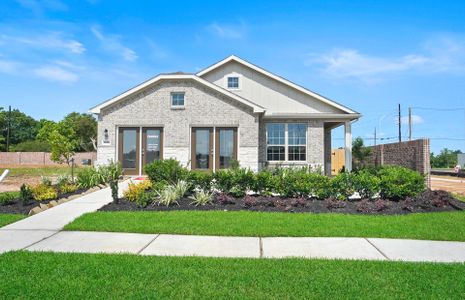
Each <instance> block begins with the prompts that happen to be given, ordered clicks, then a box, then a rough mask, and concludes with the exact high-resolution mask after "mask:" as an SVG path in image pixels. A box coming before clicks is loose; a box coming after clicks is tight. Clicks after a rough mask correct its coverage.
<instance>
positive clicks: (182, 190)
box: [174, 180, 190, 198]
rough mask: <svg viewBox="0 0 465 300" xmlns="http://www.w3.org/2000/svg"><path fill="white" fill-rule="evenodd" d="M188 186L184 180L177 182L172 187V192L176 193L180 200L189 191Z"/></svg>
mask: <svg viewBox="0 0 465 300" xmlns="http://www.w3.org/2000/svg"><path fill="white" fill-rule="evenodd" d="M189 187H190V184H189V183H188V182H187V181H185V180H179V181H178V182H177V183H176V184H175V185H174V190H175V191H176V194H177V195H178V198H182V197H184V196H185V195H186V193H187V192H188V191H189Z"/></svg>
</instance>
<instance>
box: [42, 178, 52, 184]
mask: <svg viewBox="0 0 465 300" xmlns="http://www.w3.org/2000/svg"><path fill="white" fill-rule="evenodd" d="M40 183H42V184H43V185H46V186H51V185H52V180H51V179H50V178H49V177H47V176H40Z"/></svg>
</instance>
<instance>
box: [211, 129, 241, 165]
mask: <svg viewBox="0 0 465 300" xmlns="http://www.w3.org/2000/svg"><path fill="white" fill-rule="evenodd" d="M215 132H216V136H215V144H216V145H215V156H216V157H215V169H228V168H230V167H231V162H232V161H233V160H237V128H229V127H227V128H224V127H221V128H220V127H217V128H215Z"/></svg>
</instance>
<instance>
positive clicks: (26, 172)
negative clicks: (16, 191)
mask: <svg viewBox="0 0 465 300" xmlns="http://www.w3.org/2000/svg"><path fill="white" fill-rule="evenodd" d="M83 168H85V167H75V168H74V171H75V174H77V173H79V172H80V170H82V169H83ZM5 169H9V170H10V173H9V174H8V177H21V176H58V175H64V174H68V175H69V174H71V168H70V167H68V166H66V164H65V165H63V166H56V167H55V166H54V167H40V168H31V167H18V168H0V174H1V173H3V171H4V170H5Z"/></svg>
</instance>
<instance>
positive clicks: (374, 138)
mask: <svg viewBox="0 0 465 300" xmlns="http://www.w3.org/2000/svg"><path fill="white" fill-rule="evenodd" d="M373 140H374V145H375V146H376V127H375V134H374V137H373Z"/></svg>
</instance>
